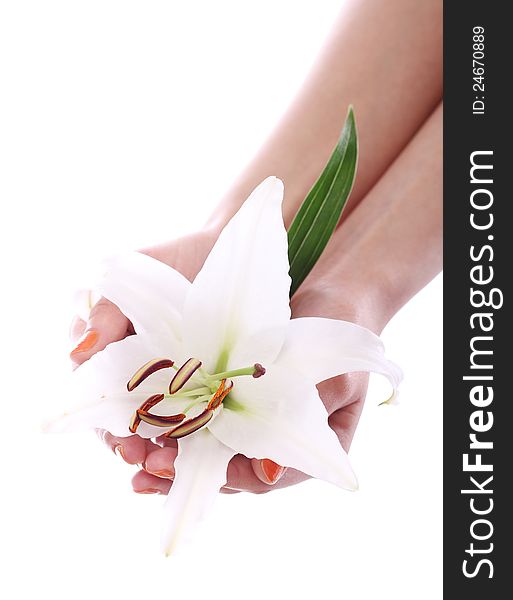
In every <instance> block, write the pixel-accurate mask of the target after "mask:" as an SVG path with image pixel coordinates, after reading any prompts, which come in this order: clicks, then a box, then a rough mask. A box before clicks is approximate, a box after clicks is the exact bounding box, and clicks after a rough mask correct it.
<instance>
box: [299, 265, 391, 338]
mask: <svg viewBox="0 0 513 600" xmlns="http://www.w3.org/2000/svg"><path fill="white" fill-rule="evenodd" d="M291 305H292V311H293V315H294V317H306V316H321V317H326V318H331V319H340V320H343V321H350V322H351V323H356V324H357V325H361V326H363V327H366V328H367V329H370V330H371V331H373V332H374V333H376V334H377V335H380V334H381V331H382V330H383V328H384V327H385V325H386V324H387V323H388V321H389V319H390V317H391V316H392V315H389V312H388V311H387V310H386V307H385V306H384V304H383V302H382V301H381V299H380V297H379V295H377V294H375V293H374V290H373V289H372V288H371V287H370V286H368V285H365V286H364V285H359V284H358V282H356V281H351V279H350V278H347V279H346V278H340V277H332V276H331V277H308V278H307V280H306V281H305V283H304V284H303V285H302V286H301V287H300V288H299V290H298V291H297V293H296V294H295V295H294V297H293V298H292V302H291Z"/></svg>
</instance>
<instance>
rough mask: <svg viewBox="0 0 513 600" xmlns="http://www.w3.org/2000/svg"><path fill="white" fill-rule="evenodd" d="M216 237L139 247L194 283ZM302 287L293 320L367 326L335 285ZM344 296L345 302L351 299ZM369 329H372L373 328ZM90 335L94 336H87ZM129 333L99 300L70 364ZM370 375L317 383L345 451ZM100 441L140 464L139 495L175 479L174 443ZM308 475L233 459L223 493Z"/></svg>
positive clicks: (78, 327) (78, 334) (261, 488)
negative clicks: (317, 319)
mask: <svg viewBox="0 0 513 600" xmlns="http://www.w3.org/2000/svg"><path fill="white" fill-rule="evenodd" d="M216 238H217V234H216V233H215V232H214V231H211V230H205V231H201V232H199V233H196V234H192V235H189V236H186V237H183V238H180V239H178V240H173V241H172V242H170V243H167V244H163V245H160V246H156V247H154V248H149V249H143V250H141V252H144V253H145V254H148V255H149V256H152V257H153V258H155V259H157V260H160V261H162V262H164V263H166V264H168V265H170V266H172V267H174V268H175V269H177V270H178V271H180V272H181V273H182V274H183V275H184V276H185V277H187V278H188V279H189V280H191V281H192V280H193V279H194V277H195V276H196V274H197V273H198V272H199V270H200V269H201V267H202V265H203V263H204V261H205V259H206V257H207V255H208V253H209V252H210V250H211V249H212V246H213V245H214V243H215V240H216ZM307 281H309V282H311V283H309V284H308V285H307V286H304V287H303V288H302V289H300V290H299V291H298V292H297V293H296V295H295V296H294V298H293V299H292V302H291V307H292V315H293V317H303V316H321V317H330V318H338V319H345V320H348V321H352V322H354V323H358V324H361V325H364V326H367V327H370V326H371V325H370V322H372V321H371V320H370V318H369V315H368V314H366V313H365V312H362V309H361V306H362V305H364V304H365V303H362V302H357V298H351V299H349V300H347V299H346V300H344V299H342V298H341V294H340V291H339V289H338V287H337V286H335V287H333V286H332V285H331V284H330V283H325V282H324V281H319V280H317V281H316V280H315V278H312V277H310V278H309V280H307ZM350 296H351V295H350V294H347V295H346V298H348V297H350ZM371 328H372V327H371ZM91 332H92V333H91ZM131 334H133V328H132V326H131V323H130V322H129V321H128V319H127V318H126V317H125V316H124V315H123V314H122V313H121V312H120V310H119V309H118V308H117V307H116V306H115V305H114V304H112V303H111V302H109V301H108V300H106V299H104V298H102V299H100V301H99V302H98V303H97V304H95V306H94V307H93V308H92V310H91V313H90V316H89V319H88V321H87V322H85V321H83V320H81V319H80V318H78V317H77V318H75V320H74V321H73V323H72V327H71V337H72V339H73V340H74V344H75V349H74V350H73V351H72V353H71V359H72V361H73V364H74V366H75V367H76V366H78V365H80V364H82V363H83V362H85V361H86V360H88V359H89V358H90V357H91V356H92V355H93V354H95V353H96V352H99V351H100V350H103V348H105V347H106V346H107V344H110V343H111V342H115V341H119V340H121V339H123V338H124V337H126V336H127V335H131ZM367 383H368V374H366V373H348V374H346V375H342V376H339V377H334V378H332V379H329V380H327V381H324V382H322V383H320V384H319V385H318V386H317V387H318V390H319V394H320V396H321V399H322V400H323V402H324V404H325V406H326V409H327V411H328V414H329V424H330V426H331V427H332V429H333V430H334V431H335V432H336V433H337V435H338V438H339V440H340V443H341V445H342V446H343V448H344V449H345V450H346V451H347V450H348V449H349V446H350V443H351V440H352V438H353V435H354V431H355V429H356V426H357V423H358V419H359V417H360V413H361V410H362V407H363V402H364V399H365V395H366V392H367ZM98 434H99V436H100V438H101V440H102V441H103V442H104V443H105V444H106V445H107V446H108V447H109V448H110V449H111V450H113V451H114V452H116V453H117V454H118V455H119V456H120V457H121V458H122V459H123V460H124V461H125V462H127V463H129V464H133V465H136V464H137V465H141V469H140V470H139V471H138V472H137V473H136V474H135V476H134V477H133V480H132V485H133V489H134V491H135V492H137V493H141V494H156V493H161V494H167V493H168V492H169V489H170V488H171V486H172V482H173V478H174V468H173V463H174V459H175V458H176V455H177V451H178V449H177V444H176V441H175V440H170V439H168V438H164V437H161V438H157V439H156V440H155V441H152V440H149V439H143V438H141V437H139V436H138V435H133V436H129V437H115V436H113V435H111V434H110V433H109V432H107V431H103V430H101V431H98ZM308 478H309V476H308V475H306V474H304V473H301V472H300V471H297V470H295V469H292V468H286V469H285V468H283V467H282V466H281V465H277V464H276V463H274V462H272V461H270V460H268V459H264V460H258V459H248V458H246V457H245V456H242V455H240V454H239V455H236V456H235V457H234V458H233V459H232V460H231V461H230V464H229V465H228V472H227V483H226V485H225V486H224V487H223V489H222V490H221V491H222V492H225V493H235V492H239V491H250V492H253V493H264V492H268V491H270V490H271V489H278V488H282V487H287V486H289V485H293V484H296V483H299V482H301V481H303V480H305V479H308Z"/></svg>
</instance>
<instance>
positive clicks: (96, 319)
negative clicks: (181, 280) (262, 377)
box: [72, 0, 442, 494]
mask: <svg viewBox="0 0 513 600" xmlns="http://www.w3.org/2000/svg"><path fill="white" fill-rule="evenodd" d="M440 36H441V2H439V0H419V1H418V2H416V3H411V1H410V0H370V1H368V2H365V3H361V2H352V3H349V5H348V6H347V7H346V8H345V10H344V12H343V14H342V15H341V17H340V19H339V21H338V22H337V23H336V24H335V27H334V30H333V32H332V34H331V36H330V38H329V40H328V42H327V44H326V46H325V48H324V49H323V51H322V52H321V55H320V57H319V59H318V61H317V63H316V65H315V66H314V68H313V70H312V72H311V73H310V75H309V76H308V78H307V80H306V82H305V84H304V86H303V87H302V89H301V90H300V92H299V94H298V96H297V98H296V100H295V101H294V103H293V104H292V106H291V107H290V109H289V110H288V112H287V113H286V114H285V116H284V117H283V119H282V121H281V122H280V123H279V125H278V127H277V128H276V130H275V132H274V133H273V134H272V136H271V137H270V139H269V140H268V141H267V143H266V144H265V145H264V147H263V148H262V150H261V151H260V152H259V154H258V155H257V156H256V157H255V159H254V160H253V161H252V162H251V163H250V164H249V165H248V167H247V168H246V169H245V171H244V172H243V173H242V174H241V176H240V178H239V179H238V180H237V181H236V182H235V184H234V186H233V187H232V188H231V189H230V190H229V191H228V193H227V194H226V196H225V198H224V199H223V201H222V202H221V204H220V206H219V207H218V208H217V209H216V211H215V212H214V215H213V216H212V218H211V219H210V220H209V222H208V223H207V225H206V227H205V228H203V229H202V230H200V231H199V232H197V233H195V234H192V235H189V236H187V237H184V238H181V239H178V240H173V241H171V242H169V243H166V244H162V245H160V246H158V247H153V248H147V249H143V250H142V251H143V252H145V253H147V254H149V255H151V256H153V257H154V258H156V259H158V260H161V261H163V262H165V263H167V264H169V265H171V266H173V267H174V268H176V269H177V270H179V271H180V272H182V273H183V274H184V275H185V276H186V277H187V278H188V279H190V280H193V279H194V277H195V275H196V274H197V272H198V271H199V269H200V268H201V266H202V264H203V262H204V260H205V258H206V256H207V255H208V252H209V251H210V249H211V248H212V246H213V244H214V243H215V240H216V239H217V236H218V235H219V232H220V230H221V229H222V227H223V226H224V225H225V224H226V222H227V221H228V220H229V219H230V217H231V216H232V215H233V214H234V213H235V212H236V211H237V209H238V208H239V207H240V205H241V204H242V202H243V201H244V199H245V198H246V197H247V196H248V195H249V193H250V192H251V190H252V189H253V188H254V187H255V186H256V185H257V184H258V183H259V182H260V181H261V180H262V179H264V178H265V177H267V176H268V175H271V174H272V175H277V176H278V177H280V178H282V179H283V180H284V182H285V190H286V192H285V202H284V219H285V222H286V224H288V223H290V221H291V219H292V217H293V215H294V214H295V212H296V210H297V208H298V206H299V204H300V202H301V201H302V199H303V198H304V196H305V195H306V193H307V192H308V189H309V188H310V186H311V185H312V183H313V182H314V181H315V179H316V177H317V176H318V175H319V173H320V171H321V170H322V167H323V165H324V163H325V162H326V160H327V158H328V156H329V153H330V151H331V149H332V147H333V146H334V144H335V142H336V138H337V135H338V132H339V130H340V127H341V125H342V121H343V118H344V115H343V114H342V113H341V107H344V108H345V107H346V106H347V105H348V104H349V103H352V104H353V105H354V106H355V112H356V115H357V120H358V124H359V140H360V163H359V171H358V178H357V183H356V185H355V189H354V190H353V193H352V196H351V200H350V205H349V206H348V209H346V212H345V215H344V219H343V220H342V223H341V225H340V226H339V228H338V230H337V232H336V234H335V235H334V236H333V238H332V239H331V241H330V243H329V245H328V248H327V250H326V252H325V253H324V255H323V256H322V258H321V260H320V261H319V263H318V264H317V265H316V267H315V268H314V270H313V271H312V273H311V274H310V276H309V277H308V278H307V280H306V281H305V282H304V284H303V285H302V286H301V288H300V289H299V290H298V292H297V293H296V294H295V296H294V298H293V299H292V312H293V316H295V317H298V316H312V315H315V316H324V317H332V318H338V319H345V320H348V321H352V322H354V323H358V324H361V325H363V326H365V327H368V328H369V329H371V330H373V331H375V332H376V333H378V334H379V333H380V332H381V330H382V329H383V327H384V326H385V325H386V323H387V322H388V321H389V320H390V318H391V317H392V316H393V315H394V314H395V313H396V312H397V311H398V310H399V309H400V308H401V307H402V306H403V305H404V304H405V303H406V302H407V301H408V299H409V298H411V297H412V296H413V295H414V294H415V293H417V292H418V291H419V290H420V289H421V288H422V287H423V286H424V285H426V283H428V282H429V281H430V279H431V278H432V277H434V275H435V274H436V273H437V272H438V271H439V270H440V268H441V182H442V175H441V140H440V137H441V133H440V132H441V112H442V111H441V106H440V105H439V103H440V97H441V66H440V60H441V57H440V49H441V42H440ZM378 48H379V50H378ZM383 65H387V68H386V69H383ZM383 90H386V94H383ZM437 105H439V106H438V107H437ZM426 119H427V120H426ZM419 128H420V129H419ZM88 330H94V331H95V332H96V333H97V339H96V343H95V344H94V346H92V347H91V348H89V349H87V350H85V351H81V352H74V353H73V356H72V359H73V361H74V364H75V365H78V364H81V363H83V362H84V361H86V360H87V359H88V358H90V357H91V356H92V355H93V354H94V353H95V352H98V351H99V350H101V349H103V348H105V346H106V345H107V344H109V343H111V342H113V341H117V340H120V339H122V338H123V337H125V336H126V335H128V334H130V333H132V332H133V330H132V327H131V324H130V323H129V322H128V320H127V319H126V318H125V317H124V316H123V315H122V314H121V312H120V311H119V310H118V309H117V307H115V306H114V305H113V304H111V303H110V302H108V301H107V300H105V299H102V300H100V302H99V303H98V304H97V305H95V306H94V307H93V309H92V311H91V314H90V318H89V320H88V322H87V323H85V322H84V321H81V320H80V319H78V318H77V319H75V321H74V323H73V325H72V339H73V340H74V341H75V342H76V341H77V340H78V338H79V337H80V336H81V335H82V334H83V333H84V332H85V331H88ZM318 389H319V392H320V394H321V398H322V400H323V402H324V403H325V405H326V407H327V410H328V413H329V414H330V425H331V426H332V428H333V429H334V430H335V431H336V432H337V434H338V436H339V438H340V441H341V444H342V446H343V447H344V448H345V449H346V450H347V449H348V448H349V445H350V442H351V439H352V437H353V434H354V431H355V429H356V426H357V423H358V419H359V416H360V413H361V409H362V406H363V401H364V399H365V395H366V391H367V376H366V375H363V374H360V373H354V374H348V375H344V376H341V377H337V378H334V379H331V380H329V381H326V382H323V383H322V384H320V385H319V386H318ZM99 433H100V436H101V438H102V439H103V440H104V442H105V443H106V444H107V445H108V446H109V447H110V448H112V449H113V450H116V451H117V452H119V454H120V455H121V456H122V458H123V459H124V460H125V461H126V462H128V463H129V464H142V465H143V468H142V469H141V470H140V471H139V472H138V473H137V474H136V475H135V476H134V478H133V488H134V491H136V492H138V493H164V494H165V493H167V492H168V491H169V489H170V487H171V485H172V479H173V476H174V470H173V460H174V458H175V457H176V452H177V449H176V446H175V445H174V444H172V443H170V442H169V441H167V442H166V444H169V445H166V446H163V443H164V442H162V441H161V440H157V441H156V443H155V442H152V441H151V440H143V439H141V438H139V437H138V436H131V437H128V438H115V437H113V436H112V435H110V434H109V433H108V432H103V431H102V432H99ZM305 478H307V476H306V475H304V474H303V473H299V472H298V471H295V470H293V469H287V470H286V471H285V472H284V474H283V476H282V477H281V478H280V479H278V480H277V481H276V482H274V485H272V486H271V483H272V482H271V481H270V480H269V478H268V477H267V476H266V473H265V472H263V470H262V463H261V461H257V460H255V459H253V460H251V461H250V460H249V459H247V458H245V457H243V456H241V455H237V456H236V457H234V458H233V459H232V461H231V462H230V464H229V467H228V478H227V484H226V486H225V488H224V489H223V491H225V492H234V491H240V490H247V491H252V492H255V493H261V492H266V491H269V490H270V489H276V488H279V487H284V486H287V485H291V484H294V483H297V482H299V481H301V480H303V479H305Z"/></svg>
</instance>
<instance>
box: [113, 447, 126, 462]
mask: <svg viewBox="0 0 513 600" xmlns="http://www.w3.org/2000/svg"><path fill="white" fill-rule="evenodd" d="M113 450H114V454H117V455H118V456H119V457H120V458H122V459H123V460H126V456H125V450H124V448H123V446H122V445H121V444H116V445H115V446H114V448H113Z"/></svg>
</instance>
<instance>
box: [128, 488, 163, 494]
mask: <svg viewBox="0 0 513 600" xmlns="http://www.w3.org/2000/svg"><path fill="white" fill-rule="evenodd" d="M134 491H135V493H136V494H161V493H162V492H161V491H160V490H158V489H157V488H144V489H143V490H134Z"/></svg>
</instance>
